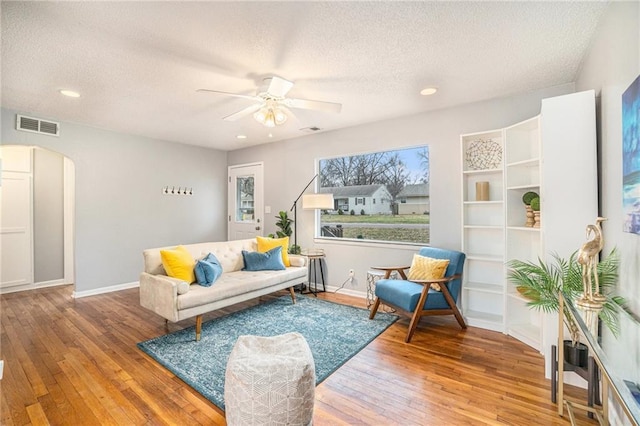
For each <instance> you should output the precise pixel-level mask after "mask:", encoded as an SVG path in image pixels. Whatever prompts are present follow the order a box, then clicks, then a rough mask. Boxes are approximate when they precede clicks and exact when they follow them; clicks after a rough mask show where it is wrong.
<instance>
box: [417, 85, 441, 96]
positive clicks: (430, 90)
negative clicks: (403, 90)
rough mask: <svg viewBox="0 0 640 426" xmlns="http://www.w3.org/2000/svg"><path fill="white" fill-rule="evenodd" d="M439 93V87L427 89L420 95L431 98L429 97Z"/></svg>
mask: <svg viewBox="0 0 640 426" xmlns="http://www.w3.org/2000/svg"><path fill="white" fill-rule="evenodd" d="M437 91H438V88H437V87H427V88H424V89H422V90H421V91H420V94H421V95H422V96H429V95H433V94H434V93H436V92H437Z"/></svg>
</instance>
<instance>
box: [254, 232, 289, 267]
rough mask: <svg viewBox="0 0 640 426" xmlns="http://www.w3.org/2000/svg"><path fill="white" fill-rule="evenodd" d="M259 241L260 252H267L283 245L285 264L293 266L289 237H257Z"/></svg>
mask: <svg viewBox="0 0 640 426" xmlns="http://www.w3.org/2000/svg"><path fill="white" fill-rule="evenodd" d="M256 240H257V242H258V252H260V253H266V252H268V251H269V250H271V249H273V248H276V247H282V263H284V266H286V267H289V266H291V261H290V260H289V237H283V238H265V237H256Z"/></svg>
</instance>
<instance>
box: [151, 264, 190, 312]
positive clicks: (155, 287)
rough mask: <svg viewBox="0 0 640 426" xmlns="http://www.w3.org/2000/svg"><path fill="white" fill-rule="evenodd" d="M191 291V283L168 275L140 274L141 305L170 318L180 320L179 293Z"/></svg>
mask: <svg viewBox="0 0 640 426" xmlns="http://www.w3.org/2000/svg"><path fill="white" fill-rule="evenodd" d="M188 291H189V284H188V283H186V282H184V281H182V280H178V279H176V278H171V277H168V276H166V275H152V274H148V273H146V272H143V273H142V274H140V305H141V306H143V307H145V308H147V309H149V310H150V311H153V312H155V313H156V314H158V315H160V316H162V317H164V318H166V319H168V320H170V321H178V310H177V306H178V294H184V293H186V292H188Z"/></svg>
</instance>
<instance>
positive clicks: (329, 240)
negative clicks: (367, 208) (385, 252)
mask: <svg viewBox="0 0 640 426" xmlns="http://www.w3.org/2000/svg"><path fill="white" fill-rule="evenodd" d="M422 148H426V150H427V156H426V158H427V160H426V162H427V167H428V169H427V172H426V176H427V177H430V175H431V173H430V162H429V152H430V150H429V148H430V145H429V144H427V143H421V144H418V145H413V146H405V147H398V148H393V149H386V150H370V151H369V150H367V151H363V152H358V153H351V154H344V155H333V156H327V157H322V158H317V159H316V160H315V168H316V172H317V174H318V179H317V181H316V183H315V188H316V192H320V190H321V179H322V170H321V162H322V161H326V160H330V159H336V158H345V157H354V156H361V155H368V154H378V153H395V152H397V151H405V150H413V149H415V150H418V149H422ZM420 183H426V184H427V185H428V187H427V188H430V185H431V182H430V179H429V180H427V181H426V182H420ZM408 184H411V183H409V182H407V183H405V186H406V185H408ZM427 191H428V192H427V195H426V197H427V200H428V217H429V218H428V221H427V223H426V224H425V226H426V227H427V229H429V230H430V228H431V201H430V200H431V196H430V191H429V189H428V190H427ZM334 198H335V206H336V211H337V209H341V210H343V212H344V214H345V215H349V206H348V205H347V206H346V209H343V208H341V206H340V204H339V201H340V200H346V201H347V202H348V201H349V199H350V198H349V197H344V196H340V197H335V196H334ZM359 198H360V199H361V200H362V204H360V203H358V199H359ZM365 199H366V197H354V207H355V205H358V206H359V205H363V206H364V205H365V201H364V200H365ZM385 200H386V198H385V196H383V197H380V203H379V205H380V206H382V205H386V204H387V203H385ZM387 201H389V204H388V205H392V204H393V196H391V198H389V199H388V200H387ZM405 203H406V199H405ZM370 205H372V206H373V205H378V204H377V203H376V202H375V198H374V197H372V201H371V203H370ZM396 205H400V199H399V198H396ZM343 207H344V206H343ZM357 214H358V212H356V215H357ZM322 226H323V223H322V211H320V210H316V211H315V212H314V243H316V244H338V245H348V246H354V245H355V246H359V247H381V246H384V247H388V248H392V247H395V248H398V249H402V248H407V247H410V248H411V249H413V248H415V247H417V246H418V247H424V246H428V245H430V243H431V233H430V232H429V234H428V240H427V241H426V242H424V241H422V242H415V241H397V240H374V239H360V238H347V237H325V236H322V234H321V228H322Z"/></svg>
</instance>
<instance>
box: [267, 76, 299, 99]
mask: <svg viewBox="0 0 640 426" xmlns="http://www.w3.org/2000/svg"><path fill="white" fill-rule="evenodd" d="M292 87H293V83H292V82H291V81H289V80H285V79H284V78H280V77H276V76H273V77H271V81H270V82H269V87H268V88H267V93H268V94H270V95H272V96H275V97H277V98H284V97H285V95H286V94H287V93H288V92H289V90H291V88H292Z"/></svg>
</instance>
